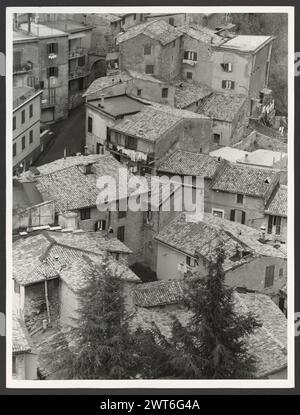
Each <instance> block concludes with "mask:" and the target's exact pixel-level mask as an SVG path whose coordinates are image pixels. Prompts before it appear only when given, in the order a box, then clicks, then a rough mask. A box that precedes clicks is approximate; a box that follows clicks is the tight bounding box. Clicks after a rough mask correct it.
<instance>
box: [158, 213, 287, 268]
mask: <svg viewBox="0 0 300 415" xmlns="http://www.w3.org/2000/svg"><path fill="white" fill-rule="evenodd" d="M259 238H260V234H259V231H258V230H256V229H253V228H250V227H248V226H246V225H242V224H239V223H237V222H232V221H229V220H227V219H221V218H218V217H216V216H214V215H212V214H210V213H204V215H203V220H201V221H198V222H192V221H189V220H187V218H186V214H185V213H181V214H179V215H178V216H176V217H175V218H174V219H173V220H171V221H170V222H169V223H168V224H167V225H166V226H165V227H164V228H163V229H162V230H161V231H160V232H159V234H158V235H157V236H156V237H155V239H156V240H157V241H159V242H162V243H164V244H167V245H169V246H170V247H171V248H173V249H176V250H179V251H181V252H184V253H185V254H186V255H190V256H193V257H195V256H196V255H197V254H199V255H200V256H202V257H203V258H205V259H206V260H210V259H213V258H214V256H215V250H216V247H217V246H218V244H219V243H220V241H222V242H223V244H224V250H225V261H224V269H225V270H226V271H227V270H229V269H231V268H233V267H235V266H237V265H238V264H241V263H244V262H248V261H249V260H251V259H252V258H253V257H255V256H257V255H262V256H268V257H278V258H283V259H284V258H286V253H285V252H283V251H282V250H281V249H279V248H278V249H277V248H274V247H273V246H272V245H269V244H267V243H261V242H260V241H259ZM237 248H238V249H239V251H240V252H242V253H244V254H245V256H243V257H242V258H241V259H238V258H236V257H235V255H236V253H237Z"/></svg>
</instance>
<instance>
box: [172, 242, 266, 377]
mask: <svg viewBox="0 0 300 415" xmlns="http://www.w3.org/2000/svg"><path fill="white" fill-rule="evenodd" d="M215 253H216V255H215V260H213V261H210V262H209V265H208V276H207V277H206V278H205V279H200V278H196V279H193V280H192V281H190V283H189V284H188V288H187V292H186V301H185V302H186V306H187V308H188V309H189V310H190V311H191V312H192V317H191V319H190V322H189V323H188V324H187V326H186V327H183V325H182V324H181V323H180V322H179V321H178V320H177V319H175V321H174V325H173V336H172V340H171V341H170V342H169V347H170V351H169V359H168V361H167V362H166V365H165V368H166V370H167V371H168V372H169V374H170V377H180V378H186V379H188V378H190V379H191V378H197V379H246V378H252V377H253V376H254V371H255V359H254V357H253V356H251V354H249V352H248V350H247V343H246V336H247V335H249V334H251V333H253V331H254V329H255V328H256V327H259V325H260V324H259V323H258V322H257V321H256V319H255V317H254V316H253V315H252V314H251V313H248V314H247V315H240V314H237V313H236V310H235V305H234V302H235V300H234V291H233V290H232V289H231V288H228V287H227V286H226V285H225V283H224V279H225V273H224V270H223V263H224V249H223V247H222V244H221V243H220V244H219V246H218V247H217V248H216V251H215ZM172 345H173V347H172Z"/></svg>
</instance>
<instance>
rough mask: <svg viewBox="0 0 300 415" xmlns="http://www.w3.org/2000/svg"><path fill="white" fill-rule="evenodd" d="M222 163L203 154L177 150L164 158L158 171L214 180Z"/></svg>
mask: <svg viewBox="0 0 300 415" xmlns="http://www.w3.org/2000/svg"><path fill="white" fill-rule="evenodd" d="M220 164H221V163H220V162H219V161H218V160H217V158H215V157H211V156H209V155H208V154H203V153H191V152H189V151H184V150H175V151H174V152H173V153H172V154H170V155H169V156H168V157H166V158H164V159H163V160H162V162H161V163H160V164H159V166H158V168H157V170H158V171H160V172H166V173H172V174H179V175H186V176H203V177H205V178H209V179H211V178H213V177H214V175H215V174H216V172H217V170H218V168H219V167H220Z"/></svg>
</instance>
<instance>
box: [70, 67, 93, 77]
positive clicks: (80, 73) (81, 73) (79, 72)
mask: <svg viewBox="0 0 300 415" xmlns="http://www.w3.org/2000/svg"><path fill="white" fill-rule="evenodd" d="M89 74H90V72H89V71H88V70H87V69H86V68H76V69H74V70H73V71H70V72H69V80H72V79H77V78H84V77H85V76H88V75H89Z"/></svg>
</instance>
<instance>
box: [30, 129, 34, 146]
mask: <svg viewBox="0 0 300 415" xmlns="http://www.w3.org/2000/svg"><path fill="white" fill-rule="evenodd" d="M32 143H33V130H30V131H29V144H32Z"/></svg>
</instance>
